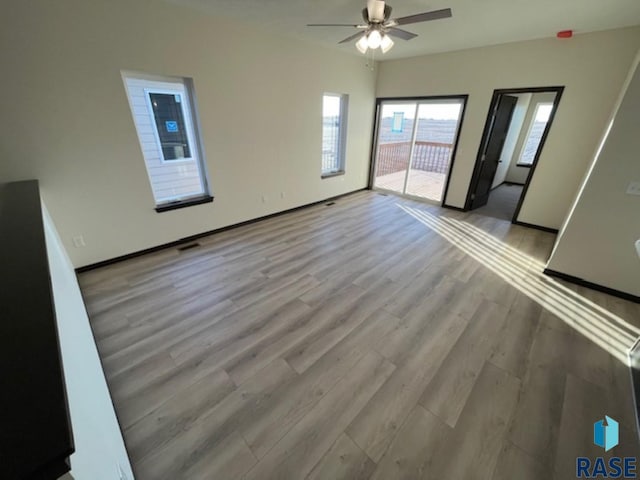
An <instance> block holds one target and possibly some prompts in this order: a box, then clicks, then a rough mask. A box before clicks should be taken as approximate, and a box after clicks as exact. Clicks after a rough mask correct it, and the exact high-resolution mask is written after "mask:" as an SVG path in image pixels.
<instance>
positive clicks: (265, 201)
mask: <svg viewBox="0 0 640 480" xmlns="http://www.w3.org/2000/svg"><path fill="white" fill-rule="evenodd" d="M268 201H269V198H267V196H266V195H262V203H267V202H268Z"/></svg>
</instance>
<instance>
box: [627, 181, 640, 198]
mask: <svg viewBox="0 0 640 480" xmlns="http://www.w3.org/2000/svg"><path fill="white" fill-rule="evenodd" d="M627 195H640V182H631V183H629V186H628V187H627Z"/></svg>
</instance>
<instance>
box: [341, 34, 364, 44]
mask: <svg viewBox="0 0 640 480" xmlns="http://www.w3.org/2000/svg"><path fill="white" fill-rule="evenodd" d="M361 36H362V32H358V33H356V34H353V35H351V36H349V37H347V38H345V39H344V40H342V41H340V42H338V44H341V43H349V42H350V41H351V40H355V39H356V38H358V37H361Z"/></svg>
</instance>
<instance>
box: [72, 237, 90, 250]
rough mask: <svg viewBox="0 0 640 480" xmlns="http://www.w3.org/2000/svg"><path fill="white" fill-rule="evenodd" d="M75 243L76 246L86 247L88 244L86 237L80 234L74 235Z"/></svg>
mask: <svg viewBox="0 0 640 480" xmlns="http://www.w3.org/2000/svg"><path fill="white" fill-rule="evenodd" d="M73 244H74V245H75V247H76V248H81V247H86V246H87V244H86V243H84V237H83V236H82V235H78V236H77V237H73Z"/></svg>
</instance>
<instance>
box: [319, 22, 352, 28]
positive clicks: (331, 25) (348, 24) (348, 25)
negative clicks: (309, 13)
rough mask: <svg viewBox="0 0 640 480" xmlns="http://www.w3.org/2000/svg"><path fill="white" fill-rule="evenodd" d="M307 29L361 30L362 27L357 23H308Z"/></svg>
mask: <svg viewBox="0 0 640 480" xmlns="http://www.w3.org/2000/svg"><path fill="white" fill-rule="evenodd" d="M307 27H353V28H359V27H361V25H357V24H355V23H307Z"/></svg>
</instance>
